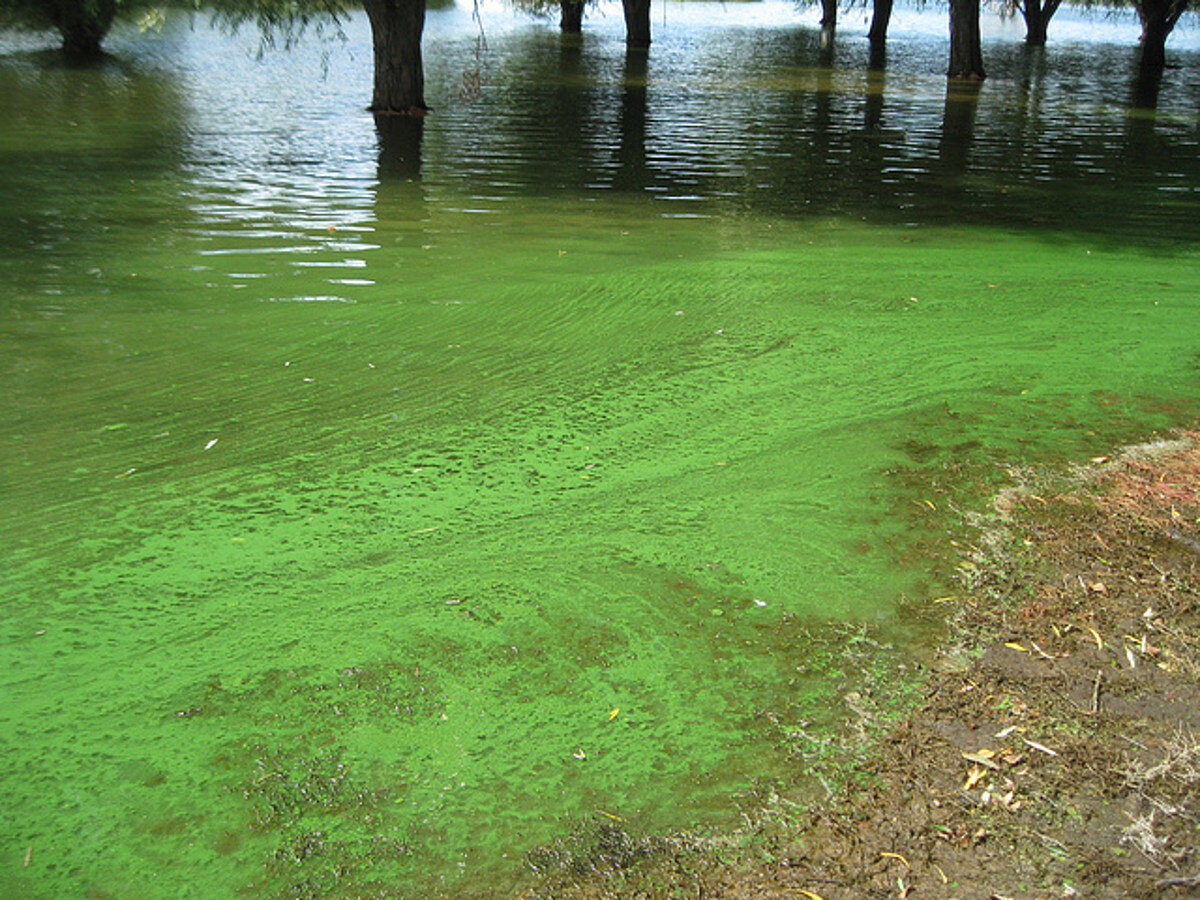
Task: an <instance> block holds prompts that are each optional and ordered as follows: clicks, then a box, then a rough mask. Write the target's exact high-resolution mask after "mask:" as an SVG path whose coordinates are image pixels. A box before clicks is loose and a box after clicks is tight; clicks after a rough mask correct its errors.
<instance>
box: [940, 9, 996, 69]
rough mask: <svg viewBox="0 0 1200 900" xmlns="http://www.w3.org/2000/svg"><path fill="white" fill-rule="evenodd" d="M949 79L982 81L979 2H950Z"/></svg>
mask: <svg viewBox="0 0 1200 900" xmlns="http://www.w3.org/2000/svg"><path fill="white" fill-rule="evenodd" d="M946 74H947V75H949V77H951V78H970V79H974V80H976V81H982V80H983V79H984V78H986V77H987V73H985V72H984V70H983V47H982V43H981V41H980V36H979V0H950V69H949V71H948V72H947V73H946Z"/></svg>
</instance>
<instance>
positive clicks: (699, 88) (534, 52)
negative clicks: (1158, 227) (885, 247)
mask: <svg viewBox="0 0 1200 900" xmlns="http://www.w3.org/2000/svg"><path fill="white" fill-rule="evenodd" d="M722 37H723V39H724V38H726V36H725V35H723V36H722ZM614 50H617V52H614ZM494 52H495V53H496V55H497V58H498V59H500V60H501V65H502V68H503V71H502V72H501V73H500V74H499V75H498V76H496V77H494V78H493V85H492V87H491V88H490V89H489V92H488V94H487V96H485V97H484V98H482V99H481V101H480V102H479V104H478V105H476V106H475V107H473V108H472V110H471V111H470V115H471V118H470V120H469V132H470V133H469V134H464V132H465V131H467V130H468V123H467V121H466V120H464V122H463V123H457V122H455V123H441V122H439V123H438V124H439V125H440V126H441V128H442V129H443V130H442V131H441V132H440V133H439V142H441V141H445V142H446V144H445V147H444V159H445V162H444V165H445V166H446V167H447V170H448V171H449V170H451V169H457V168H458V167H459V165H460V163H461V164H462V165H463V166H464V167H465V168H467V169H470V170H472V172H473V175H472V177H480V178H484V179H486V180H488V181H491V182H496V183H500V184H501V185H502V186H501V187H500V190H503V191H512V192H528V191H533V192H537V193H550V194H553V193H557V192H562V191H571V192H579V191H595V190H606V189H608V190H619V191H623V192H633V193H639V192H647V191H651V192H653V193H654V195H655V196H658V197H663V198H668V197H671V196H699V197H702V198H707V200H708V202H709V203H718V202H731V203H737V204H742V205H746V206H748V207H750V208H755V209H759V210H761V211H763V212H766V213H768V214H772V215H827V214H840V213H846V214H853V215H856V216H859V217H866V218H869V219H875V220H879V221H903V222H906V223H930V222H937V223H947V222H954V221H968V220H969V221H984V220H990V221H992V222H994V223H995V224H997V225H1000V226H1004V227H1035V228H1042V227H1055V228H1062V229H1064V230H1067V231H1092V232H1095V231H1111V232H1112V233H1113V234H1114V235H1116V234H1117V233H1118V232H1122V237H1124V238H1132V237H1134V235H1132V234H1128V233H1123V232H1124V231H1125V226H1124V225H1123V224H1122V218H1121V217H1122V216H1125V217H1126V218H1129V219H1132V220H1139V219H1145V218H1146V216H1147V213H1148V211H1149V210H1150V209H1152V208H1153V207H1154V206H1155V204H1156V203H1157V199H1156V196H1155V192H1156V191H1158V190H1159V186H1161V185H1163V184H1165V183H1166V182H1168V181H1171V180H1175V179H1179V178H1182V179H1183V180H1184V182H1185V183H1188V184H1191V183H1195V182H1196V181H1198V180H1200V160H1198V159H1197V154H1196V153H1195V152H1194V148H1195V137H1194V135H1189V134H1188V133H1187V130H1186V128H1185V127H1183V126H1180V125H1178V124H1176V123H1172V122H1171V121H1170V120H1169V119H1167V118H1162V117H1160V118H1157V119H1156V118H1154V117H1150V118H1145V117H1143V118H1142V119H1140V120H1139V121H1140V122H1141V123H1142V124H1143V125H1144V126H1145V130H1146V131H1147V133H1148V134H1150V135H1154V134H1157V137H1156V138H1155V141H1156V144H1155V147H1154V148H1153V152H1147V151H1146V150H1145V149H1144V146H1143V144H1144V142H1143V144H1139V145H1138V147H1139V149H1138V150H1137V152H1136V153H1135V152H1131V144H1130V143H1129V140H1130V133H1132V132H1133V131H1134V129H1131V128H1127V127H1126V125H1125V121H1126V116H1125V115H1124V113H1122V112H1121V110H1120V109H1119V108H1118V107H1117V106H1116V105H1115V103H1114V101H1120V100H1123V99H1125V98H1126V97H1127V96H1128V90H1129V88H1128V84H1127V82H1124V83H1123V82H1122V80H1121V79H1120V78H1119V77H1113V75H1112V74H1111V73H1112V72H1114V71H1116V72H1120V71H1130V63H1131V61H1132V59H1133V56H1132V53H1133V51H1130V50H1128V49H1126V48H1107V49H1105V48H1099V49H1098V48H1094V47H1088V48H1087V49H1086V50H1084V51H1080V52H1077V53H1069V52H1063V51H1061V50H1056V51H1055V53H1054V56H1053V60H1052V64H1051V63H1048V62H1047V56H1046V52H1045V51H1044V50H1043V49H1041V48H1037V47H1028V46H1026V45H1025V44H1023V43H1022V44H1013V45H1012V46H1010V47H1004V48H995V49H994V51H993V53H992V67H993V70H994V75H995V77H994V78H993V79H992V80H991V81H989V82H984V83H983V85H982V87H981V86H980V85H979V84H975V85H971V84H968V83H966V82H958V83H952V84H950V85H947V83H946V82H945V81H943V80H942V79H940V78H938V77H937V76H936V75H933V74H930V75H928V76H921V75H914V74H913V71H912V69H913V67H912V65H911V64H908V65H907V66H906V67H905V69H904V70H902V71H900V72H898V73H897V72H894V71H891V70H887V69H884V68H871V67H869V66H868V65H867V63H868V62H870V61H871V60H872V56H873V54H872V47H871V45H870V43H869V42H868V41H864V40H862V39H849V40H839V41H835V42H833V43H829V42H823V41H822V36H821V33H820V31H819V30H817V29H811V28H797V29H795V30H794V31H791V32H787V33H778V32H775V33H772V34H770V35H769V36H764V35H761V34H755V33H753V32H748V33H743V34H740V35H734V36H732V37H729V38H728V44H727V45H725V46H722V47H721V48H715V47H711V46H708V47H706V46H701V45H697V48H696V50H695V51H694V52H692V51H689V53H690V55H691V56H692V57H694V58H689V59H686V60H680V59H677V58H673V57H670V56H668V55H663V54H661V51H656V50H654V49H652V50H651V51H649V53H648V54H647V52H646V51H638V50H635V49H628V50H627V48H625V47H623V46H620V47H619V48H618V47H615V46H614V45H613V44H612V43H611V42H609V43H607V44H606V43H605V42H603V41H598V40H591V39H590V38H589V36H588V35H584V36H583V37H582V38H580V37H578V36H568V37H565V38H563V37H562V36H559V35H544V34H543V35H539V36H537V37H536V38H535V39H532V40H524V41H522V42H515V43H514V46H513V47H512V48H511V49H509V48H501V49H496V50H494ZM618 54H620V55H618ZM875 61H876V62H878V61H880V60H878V58H877V57H876V58H875ZM935 79H936V80H935ZM1160 169H1161V172H1160ZM1135 186H1138V188H1137V189H1135ZM489 189H492V188H490V187H489ZM1097 190H1099V191H1100V194H1101V195H1102V199H1101V200H1100V201H1099V202H1101V203H1102V204H1103V206H1104V215H1097V213H1096V210H1095V207H1094V204H1095V203H1097V202H1098V201H1097ZM716 198H728V200H718V199H716ZM1187 227H1188V228H1193V229H1194V225H1188V226H1187Z"/></svg>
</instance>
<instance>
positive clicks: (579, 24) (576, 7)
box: [558, 0, 583, 34]
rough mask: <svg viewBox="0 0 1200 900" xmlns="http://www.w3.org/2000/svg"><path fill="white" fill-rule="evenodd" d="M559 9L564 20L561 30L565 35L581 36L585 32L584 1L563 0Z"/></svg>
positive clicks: (560, 22) (560, 24)
mask: <svg viewBox="0 0 1200 900" xmlns="http://www.w3.org/2000/svg"><path fill="white" fill-rule="evenodd" d="M559 8H560V9H561V10H562V18H561V19H560V20H559V23H558V24H559V28H561V29H562V31H563V33H564V34H580V33H581V32H582V31H583V0H561V2H560V3H559Z"/></svg>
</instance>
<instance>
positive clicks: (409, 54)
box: [363, 0, 429, 116]
mask: <svg viewBox="0 0 1200 900" xmlns="http://www.w3.org/2000/svg"><path fill="white" fill-rule="evenodd" d="M363 8H364V9H365V10H366V11H367V18H368V19H370V21H371V38H372V42H373V43H374V46H375V89H374V93H373V95H372V98H371V107H370V108H371V110H372V111H373V112H375V113H381V114H388V113H390V114H396V115H406V116H423V115H425V113H426V112H428V111H429V107H427V106H426V105H425V73H424V70H423V68H422V65H421V32H422V31H423V30H424V29H425V0H363Z"/></svg>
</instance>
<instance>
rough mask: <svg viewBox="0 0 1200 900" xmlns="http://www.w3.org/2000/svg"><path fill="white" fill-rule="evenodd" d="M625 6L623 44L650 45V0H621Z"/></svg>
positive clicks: (632, 45) (630, 45) (629, 45)
mask: <svg viewBox="0 0 1200 900" xmlns="http://www.w3.org/2000/svg"><path fill="white" fill-rule="evenodd" d="M623 4H624V7H625V44H626V46H628V47H649V46H650V0H623Z"/></svg>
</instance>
